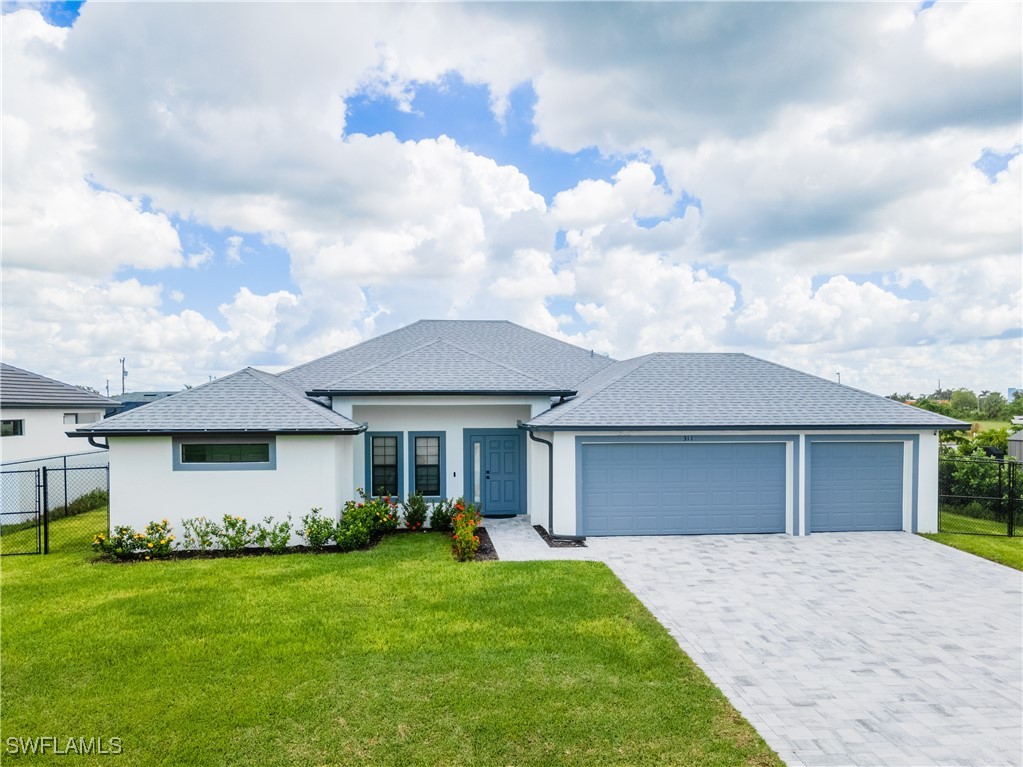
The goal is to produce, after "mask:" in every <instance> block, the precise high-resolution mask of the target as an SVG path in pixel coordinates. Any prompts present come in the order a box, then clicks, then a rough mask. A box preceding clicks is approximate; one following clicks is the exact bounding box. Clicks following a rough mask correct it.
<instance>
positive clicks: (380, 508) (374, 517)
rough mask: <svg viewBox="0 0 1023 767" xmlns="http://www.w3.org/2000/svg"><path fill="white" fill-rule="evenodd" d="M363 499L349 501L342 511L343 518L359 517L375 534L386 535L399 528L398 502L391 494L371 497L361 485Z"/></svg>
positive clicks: (360, 491)
mask: <svg viewBox="0 0 1023 767" xmlns="http://www.w3.org/2000/svg"><path fill="white" fill-rule="evenodd" d="M358 493H359V497H361V498H362V500H361V501H358V502H356V501H347V502H346V503H345V507H344V509H343V510H342V512H341V518H342V519H344V518H345V517H358V518H359V519H362V520H364V521H365V524H366V527H367V528H368V529H369V531H370V533H371V534H373V535H384V534H386V533H392V532H394V531H395V530H397V529H398V521H399V519H398V504H397V502H396V501H395V500H394V499H393V498H391V497H390V496H389V495H385V496H382V497H380V498H370V497H368V496H367V495H366V493H365V492H364V491H363V490H362V488H361V487H360V488H359V489H358Z"/></svg>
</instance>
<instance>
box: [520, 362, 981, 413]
mask: <svg viewBox="0 0 1023 767" xmlns="http://www.w3.org/2000/svg"><path fill="white" fill-rule="evenodd" d="M526 425H527V426H529V427H535V428H537V429H542V430H548V431H550V430H562V429H563V430H576V429H607V428H639V429H660V430H664V429H673V428H676V429H732V428H734V429H757V428H778V427H787V428H788V427H799V428H809V429H813V428H834V427H879V428H891V427H903V428H935V429H958V428H963V427H964V426H967V425H968V424H964V423H962V422H961V421H956V420H954V419H952V418H946V417H945V416H942V415H938V414H937V413H931V412H929V411H926V410H921V409H920V408H916V407H913V406H911V405H903V404H902V403H899V402H895V401H893V400H890V399H887V398H886V397H880V396H878V395H876V394H870V393H868V392H864V391H860V390H859V389H854V388H852V387H850V386H843V385H842V384H839V383H836V382H834V381H828V380H825V379H823V378H818V377H817V376H813V375H810V374H808V373H803V372H800V371H798V370H793V369H791V368H787V367H784V366H782V365H777V364H775V363H773V362H767V361H766V360H761V359H757V358H756V357H750V356H749V355H746V354H649V355H646V356H645V357H637V358H635V359H631V360H625V361H624V362H617V363H615V364H614V365H613V366H611V367H609V368H608V369H607V370H605V371H602V372H601V373H599V374H597V375H595V376H593V377H592V378H590V379H589V380H587V381H585V382H584V383H583V384H582V385H581V386H580V389H579V394H578V396H576V397H574V398H573V399H571V400H569V401H567V402H565V403H564V404H562V405H559V406H557V407H554V408H551V409H550V410H548V411H546V412H544V413H541V414H540V415H538V416H536V417H535V418H533V419H532V420H531V421H530V422H529V423H528V424H526Z"/></svg>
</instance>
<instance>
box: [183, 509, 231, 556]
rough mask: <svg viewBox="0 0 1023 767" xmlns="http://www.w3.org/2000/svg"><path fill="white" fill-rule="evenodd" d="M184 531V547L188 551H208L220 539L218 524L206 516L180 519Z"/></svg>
mask: <svg viewBox="0 0 1023 767" xmlns="http://www.w3.org/2000/svg"><path fill="white" fill-rule="evenodd" d="M181 527H182V529H183V530H184V531H185V538H184V544H185V548H186V549H188V550H190V551H209V550H210V549H212V548H213V547H214V546H215V545H216V543H217V541H219V540H220V533H221V531H220V525H218V524H217V523H216V522H214V521H213V520H212V519H206V517H191V518H189V519H183V520H181Z"/></svg>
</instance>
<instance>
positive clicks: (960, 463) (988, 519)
mask: <svg viewBox="0 0 1023 767" xmlns="http://www.w3.org/2000/svg"><path fill="white" fill-rule="evenodd" d="M1021 484H1023V478H1021V477H1020V464H1019V463H1017V462H1016V461H1014V460H1013V459H1011V458H1005V459H1002V458H979V457H976V458H975V457H972V456H942V457H941V458H940V460H939V462H938V531H939V532H942V533H965V534H971V535H1008V536H1014V535H1019V534H1020V531H1021V529H1023V503H1021V502H1020V490H1021V487H1020V485H1021Z"/></svg>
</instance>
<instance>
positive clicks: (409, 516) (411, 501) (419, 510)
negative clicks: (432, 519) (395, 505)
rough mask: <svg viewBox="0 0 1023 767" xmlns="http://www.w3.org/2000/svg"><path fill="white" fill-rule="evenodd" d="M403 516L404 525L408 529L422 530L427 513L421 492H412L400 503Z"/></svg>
mask: <svg viewBox="0 0 1023 767" xmlns="http://www.w3.org/2000/svg"><path fill="white" fill-rule="evenodd" d="M401 508H402V511H403V513H404V517H405V527H407V528H408V529H409V530H422V529H423V526H424V525H425V524H426V516H427V514H428V513H429V511H428V509H427V507H426V499H425V498H423V494H422V493H412V495H410V496H409V497H408V498H406V499H405V503H403V504H402V505H401Z"/></svg>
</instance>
